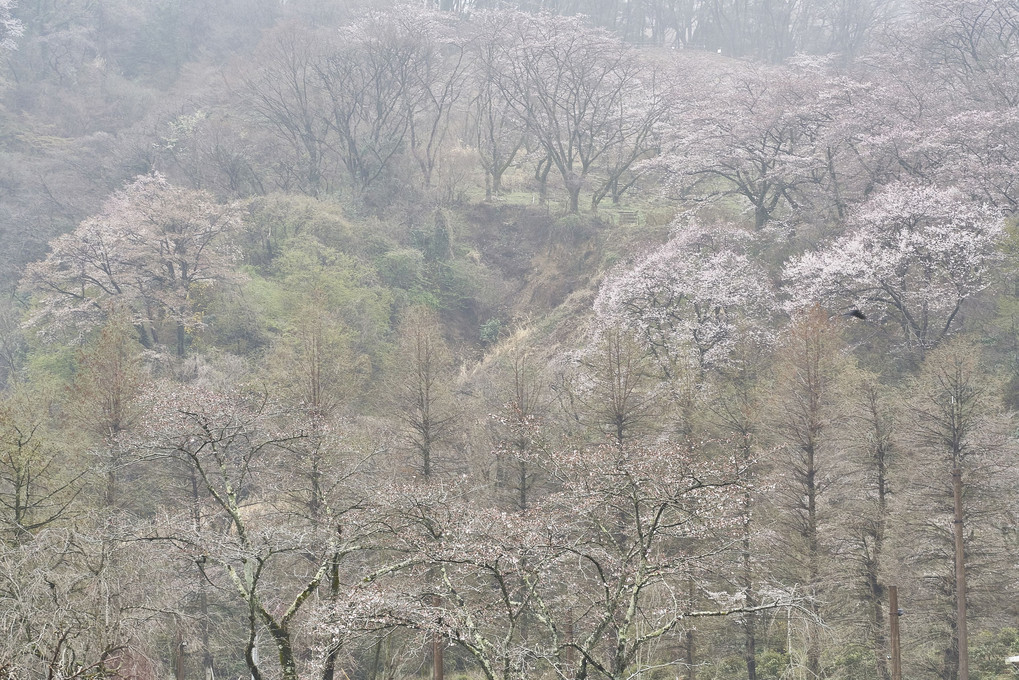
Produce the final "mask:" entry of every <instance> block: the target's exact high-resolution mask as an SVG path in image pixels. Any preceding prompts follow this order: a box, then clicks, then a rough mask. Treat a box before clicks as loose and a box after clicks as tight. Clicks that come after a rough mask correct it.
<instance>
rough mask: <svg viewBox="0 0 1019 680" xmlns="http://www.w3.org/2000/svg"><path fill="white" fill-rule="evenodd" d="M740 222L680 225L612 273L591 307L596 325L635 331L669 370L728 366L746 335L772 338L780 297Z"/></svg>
mask: <svg viewBox="0 0 1019 680" xmlns="http://www.w3.org/2000/svg"><path fill="white" fill-rule="evenodd" d="M750 241H751V237H750V235H748V234H747V233H746V232H743V231H741V230H739V229H737V228H733V227H728V226H720V227H717V228H709V227H704V226H702V225H699V224H697V223H692V224H690V225H689V226H686V227H679V228H678V229H677V233H676V235H675V236H674V237H673V238H672V239H671V240H670V241H669V242H668V243H666V244H664V245H662V246H660V247H658V248H655V249H654V250H652V251H651V252H650V253H648V254H646V255H644V256H642V257H640V258H639V259H637V260H636V261H635V262H633V263H632V264H628V265H625V266H624V267H621V268H619V269H618V270H617V271H616V272H614V273H612V274H610V275H609V276H608V277H607V278H606V280H605V282H604V283H603V284H602V287H601V289H600V291H599V292H598V297H597V298H596V299H595V303H594V308H595V312H596V314H597V315H598V318H599V323H602V324H606V325H613V324H615V325H619V326H621V327H624V328H628V329H630V330H631V331H632V332H633V333H634V334H635V335H636V336H637V337H638V338H640V340H641V341H642V342H643V343H644V344H645V345H646V346H647V348H648V349H649V350H650V351H652V352H653V353H654V354H655V356H656V357H657V358H658V360H659V361H660V362H661V363H662V365H663V367H665V368H666V370H669V371H671V370H672V369H670V368H669V367H670V366H675V365H677V364H679V365H683V364H684V363H686V360H684V357H685V356H687V357H689V358H690V362H691V363H692V364H693V365H694V366H697V367H699V368H701V369H705V368H709V367H711V366H714V365H720V364H723V363H724V362H725V361H726V358H727V355H728V353H729V351H730V350H731V349H732V346H733V343H734V342H735V341H736V339H737V338H738V337H739V336H741V335H744V334H752V335H758V336H759V337H760V338H761V339H763V340H767V337H768V335H769V332H768V330H767V320H768V319H769V318H770V316H771V315H772V314H773V309H774V304H775V296H774V292H773V290H772V288H771V284H770V282H769V280H768V277H767V275H766V273H765V272H764V270H763V269H762V268H761V267H760V266H759V265H758V264H756V263H755V262H754V261H753V260H752V259H751V258H750V257H749V255H748V254H747V252H746V251H747V246H748V245H749V243H750Z"/></svg>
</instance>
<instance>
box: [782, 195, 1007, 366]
mask: <svg viewBox="0 0 1019 680" xmlns="http://www.w3.org/2000/svg"><path fill="white" fill-rule="evenodd" d="M851 225H852V229H851V231H850V232H849V233H848V234H846V235H845V236H842V237H841V238H838V239H836V240H835V241H833V242H832V243H831V244H829V245H828V246H827V247H825V248H823V249H822V250H819V251H816V252H808V253H805V254H803V255H801V256H799V257H797V258H794V259H793V260H792V261H791V262H790V263H789V264H788V265H787V267H786V269H785V278H786V280H787V282H788V289H789V292H790V294H791V296H792V303H791V304H792V305H793V306H794V307H803V306H807V305H810V304H812V303H814V302H820V303H821V304H822V305H824V306H825V307H828V308H829V309H846V308H852V309H857V310H860V311H861V312H862V313H863V314H864V315H866V316H867V318H868V319H872V320H873V322H874V323H883V322H885V321H886V320H888V321H890V322H892V323H894V324H896V325H898V326H899V328H900V330H901V333H902V341H903V343H904V344H905V345H906V347H908V348H910V349H913V350H916V351H918V352H919V353H920V354H921V355H922V354H923V353H924V352H925V351H927V350H929V349H930V348H932V347H933V346H934V345H936V344H937V343H938V342H939V341H940V340H941V339H943V338H944V337H945V336H947V335H948V334H949V333H950V332H951V331H952V330H953V329H954V328H955V326H957V325H958V321H959V316H960V312H961V310H962V308H963V305H964V304H965V303H966V301H967V300H969V299H970V298H971V297H973V296H974V295H976V294H977V293H979V292H980V291H982V290H983V289H984V288H986V287H987V286H988V285H989V283H990V274H991V271H992V268H993V266H994V263H995V262H997V261H998V259H999V257H1000V256H999V254H998V252H997V251H996V247H997V244H998V242H999V240H1000V238H1001V236H1002V229H1003V219H1002V218H1001V217H1000V216H999V215H998V214H997V213H996V211H994V210H993V209H991V208H989V207H986V206H983V205H979V204H975V203H972V202H970V201H967V200H966V198H965V197H964V196H963V195H962V194H961V192H960V191H958V190H953V189H939V188H936V187H931V186H918V185H910V184H905V183H895V184H892V185H890V186H887V187H885V188H884V190H883V191H882V192H881V193H880V194H878V195H877V196H875V197H874V198H873V199H871V200H870V201H868V202H867V203H866V204H865V205H864V206H862V207H861V208H860V209H859V210H858V211H857V213H856V214H855V215H854V217H853V218H852V220H851Z"/></svg>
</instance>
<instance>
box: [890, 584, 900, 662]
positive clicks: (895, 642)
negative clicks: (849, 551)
mask: <svg viewBox="0 0 1019 680" xmlns="http://www.w3.org/2000/svg"><path fill="white" fill-rule="evenodd" d="M888 621H889V624H890V627H891V635H890V638H891V640H890V642H891V646H892V680H902V648H901V647H900V645H899V589H898V588H897V587H896V586H888Z"/></svg>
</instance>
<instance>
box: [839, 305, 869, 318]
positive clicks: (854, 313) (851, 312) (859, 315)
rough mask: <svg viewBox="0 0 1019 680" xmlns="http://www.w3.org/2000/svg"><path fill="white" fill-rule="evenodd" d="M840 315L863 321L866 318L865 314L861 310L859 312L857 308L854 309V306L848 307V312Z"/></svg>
mask: <svg viewBox="0 0 1019 680" xmlns="http://www.w3.org/2000/svg"><path fill="white" fill-rule="evenodd" d="M842 316H851V317H853V318H854V319H861V320H863V321H866V320H867V315H866V314H864V313H863V312H861V311H860V310H859V309H856V308H853V309H850V310H849V311H848V312H846V313H845V314H843V315H842Z"/></svg>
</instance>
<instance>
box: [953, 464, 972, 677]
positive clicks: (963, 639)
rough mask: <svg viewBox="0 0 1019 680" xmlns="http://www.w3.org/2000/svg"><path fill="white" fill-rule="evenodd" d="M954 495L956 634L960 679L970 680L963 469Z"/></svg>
mask: <svg viewBox="0 0 1019 680" xmlns="http://www.w3.org/2000/svg"><path fill="white" fill-rule="evenodd" d="M952 496H953V497H954V501H955V518H954V521H953V525H952V526H953V529H954V532H953V533H954V534H955V606H956V619H955V635H956V639H957V640H958V643H957V645H956V649H957V650H958V654H959V673H958V675H957V676H956V677H957V678H958V680H969V640H968V636H967V634H966V553H965V545H964V541H963V533H962V470H960V469H959V468H958V466H957V467H956V468H955V469H954V470H952Z"/></svg>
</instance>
